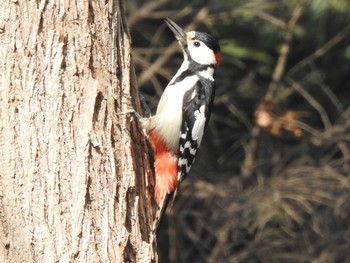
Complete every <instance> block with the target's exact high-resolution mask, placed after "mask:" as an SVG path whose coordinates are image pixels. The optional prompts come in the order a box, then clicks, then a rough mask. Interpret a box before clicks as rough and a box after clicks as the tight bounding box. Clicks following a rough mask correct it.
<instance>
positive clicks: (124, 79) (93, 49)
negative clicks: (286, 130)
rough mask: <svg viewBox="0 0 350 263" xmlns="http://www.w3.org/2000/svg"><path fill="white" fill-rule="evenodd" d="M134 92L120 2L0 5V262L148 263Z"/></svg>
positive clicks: (147, 208)
mask: <svg viewBox="0 0 350 263" xmlns="http://www.w3.org/2000/svg"><path fill="white" fill-rule="evenodd" d="M134 84H135V82H134V75H133V70H132V67H131V55H130V42H129V38H128V30H127V27H126V23H125V17H124V9H123V1H122V0H101V1H72V0H36V1H35V0H4V1H2V3H1V6H0V95H1V97H0V118H1V119H0V121H1V122H0V164H1V166H0V167H1V170H0V262H156V261H157V256H156V251H155V249H156V246H155V240H154V239H155V237H154V233H152V232H151V225H152V223H151V222H152V209H151V201H150V200H151V198H150V193H149V191H148V185H149V184H151V183H152V182H151V181H150V180H149V178H151V177H150V176H149V172H148V171H149V166H148V157H147V149H146V144H145V140H144V138H143V136H141V133H140V132H139V131H138V128H137V125H136V123H135V122H134V121H131V116H130V114H124V113H123V112H127V111H128V110H130V108H131V103H132V98H135V97H136V98H137V91H136V88H135V85H134ZM135 101H136V100H135ZM137 101H138V99H137ZM133 103H134V107H136V109H139V105H137V103H138V102H133ZM135 103H136V104H135ZM145 174H146V175H145Z"/></svg>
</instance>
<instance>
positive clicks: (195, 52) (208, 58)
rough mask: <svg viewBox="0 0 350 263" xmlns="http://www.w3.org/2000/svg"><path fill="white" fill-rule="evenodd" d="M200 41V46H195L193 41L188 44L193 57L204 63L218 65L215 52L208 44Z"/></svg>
mask: <svg viewBox="0 0 350 263" xmlns="http://www.w3.org/2000/svg"><path fill="white" fill-rule="evenodd" d="M196 41H198V40H196ZM199 42H200V43H201V45H200V46H199V47H195V46H194V45H193V43H189V45H188V49H189V51H190V54H191V57H192V59H193V60H194V61H196V62H197V63H199V64H202V65H212V64H213V65H216V59H215V54H214V52H213V51H212V50H211V49H210V48H208V46H207V45H206V44H204V43H203V42H201V41H199Z"/></svg>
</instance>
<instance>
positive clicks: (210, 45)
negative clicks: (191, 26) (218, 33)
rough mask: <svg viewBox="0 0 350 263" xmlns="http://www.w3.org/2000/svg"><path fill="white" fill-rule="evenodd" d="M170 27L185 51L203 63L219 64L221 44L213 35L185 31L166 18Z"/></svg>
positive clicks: (193, 58)
mask: <svg viewBox="0 0 350 263" xmlns="http://www.w3.org/2000/svg"><path fill="white" fill-rule="evenodd" d="M165 22H166V23H167V24H168V26H169V28H170V29H171V30H172V31H173V32H174V34H175V37H176V39H177V40H178V41H179V43H180V45H181V47H182V49H183V51H184V52H185V54H186V55H187V56H189V57H190V58H192V60H193V61H195V62H196V63H198V64H201V65H214V66H216V65H218V63H219V60H220V46H219V44H218V42H217V41H216V40H215V38H213V37H212V36H211V35H209V34H207V33H203V32H197V31H190V32H185V31H184V30H183V29H182V28H181V27H179V26H178V25H177V24H176V23H175V22H174V21H172V20H170V19H169V18H166V19H165Z"/></svg>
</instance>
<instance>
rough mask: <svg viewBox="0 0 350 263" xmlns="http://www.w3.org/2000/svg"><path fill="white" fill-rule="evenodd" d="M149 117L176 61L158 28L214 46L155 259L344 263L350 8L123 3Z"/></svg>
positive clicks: (269, 1)
mask: <svg viewBox="0 0 350 263" xmlns="http://www.w3.org/2000/svg"><path fill="white" fill-rule="evenodd" d="M126 9H127V14H128V23H129V27H130V31H131V37H132V42H133V52H134V54H133V60H134V66H135V70H136V75H137V79H138V85H139V89H140V92H141V93H142V94H143V95H144V97H145V98H146V101H147V104H148V105H149V107H150V108H151V109H152V111H153V112H155V109H156V106H157V103H158V100H159V97H160V96H161V94H162V91H163V90H164V88H165V87H166V85H167V83H168V82H169V80H170V79H171V78H172V76H173V75H174V74H175V73H176V71H177V69H178V68H179V66H180V64H181V63H182V60H183V58H182V54H181V50H180V48H179V46H178V44H177V42H176V41H175V39H174V36H173V34H172V33H171V31H170V30H169V29H168V28H167V26H166V24H165V23H164V18H165V17H169V18H170V19H172V20H173V21H175V22H176V23H177V24H178V25H180V26H181V27H183V28H185V29H186V30H197V31H205V32H209V33H211V34H212V35H213V36H215V37H216V38H217V39H218V40H219V42H220V45H221V51H222V56H221V62H220V65H219V68H218V70H217V74H216V83H217V90H216V98H215V103H214V109H213V113H212V116H211V120H210V122H209V125H208V128H207V130H206V134H205V138H204V139H203V141H202V145H201V148H200V151H199V156H198V157H197V159H196V163H195V165H194V166H193V168H192V170H191V172H190V174H189V176H188V177H187V179H186V180H185V181H184V182H183V184H182V187H181V191H180V195H179V196H178V198H177V200H176V202H175V205H174V207H173V209H171V211H170V212H169V213H168V216H167V218H166V220H165V221H164V222H163V225H162V228H161V230H160V234H159V240H158V246H159V248H160V252H159V255H160V262H181V263H184V262H185V263H186V262H218V263H220V262H266V263H271V262H312V263H320V262H321V263H323V262H324V263H326V262H350V180H349V178H350V177H349V176H350V174H349V172H350V163H349V161H350V147H349V146H350V1H349V0H309V1H306V0H305V1H301V0H299V1H298V0H225V1H224V0H207V1H205V0H194V1H184V0H182V1H181V0H180V1H171V0H153V1H141V0H128V1H126Z"/></svg>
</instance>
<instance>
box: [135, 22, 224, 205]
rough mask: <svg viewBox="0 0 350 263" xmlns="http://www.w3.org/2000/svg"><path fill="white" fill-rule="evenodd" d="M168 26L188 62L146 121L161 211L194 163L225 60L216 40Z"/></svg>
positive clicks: (143, 122)
mask: <svg viewBox="0 0 350 263" xmlns="http://www.w3.org/2000/svg"><path fill="white" fill-rule="evenodd" d="M165 22H166V23H167V25H168V26H169V28H170V29H171V30H172V31H173V33H174V35H175V37H176V39H177V40H178V42H179V45H180V47H181V49H182V52H183V56H184V61H183V63H182V65H181V67H180V68H179V70H178V71H177V73H176V74H175V76H174V77H173V78H172V79H171V81H170V82H169V84H168V86H167V87H166V89H165V90H164V92H163V95H162V96H161V98H160V101H159V104H158V107H157V112H156V114H155V115H154V116H152V117H149V118H143V119H142V120H141V123H142V127H143V129H144V131H145V133H146V135H147V137H148V140H149V142H150V144H151V146H152V148H153V151H154V171H155V181H156V184H155V193H154V199H155V201H156V202H157V204H158V205H159V206H161V205H162V204H163V203H164V200H165V198H166V197H167V196H169V194H171V193H174V195H173V198H175V196H176V193H177V191H178V189H179V186H180V183H181V182H182V181H183V180H184V179H185V177H186V175H187V174H188V172H189V171H190V169H191V166H192V164H193V162H194V160H195V157H196V154H197V150H198V147H199V146H200V144H201V141H202V138H203V133H204V129H205V126H206V125H207V123H208V121H209V117H210V114H211V110H212V105H213V100H214V93H215V80H214V74H215V70H216V67H217V66H218V63H219V59H220V46H219V44H218V42H217V41H216V40H215V39H214V38H213V37H212V36H211V35H209V34H207V33H203V32H196V31H191V32H185V31H184V30H183V29H182V28H181V27H179V26H178V25H177V24H176V23H175V22H173V21H171V20H170V19H168V18H166V19H165Z"/></svg>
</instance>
